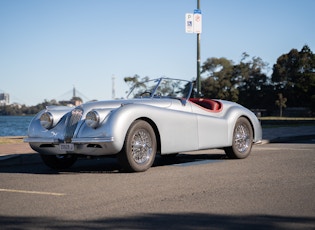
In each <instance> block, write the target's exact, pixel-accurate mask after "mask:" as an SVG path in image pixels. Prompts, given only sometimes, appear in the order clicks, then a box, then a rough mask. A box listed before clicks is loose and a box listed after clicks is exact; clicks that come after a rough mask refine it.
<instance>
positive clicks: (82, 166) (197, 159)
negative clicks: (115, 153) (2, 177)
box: [0, 153, 227, 174]
mask: <svg viewBox="0 0 315 230" xmlns="http://www.w3.org/2000/svg"><path fill="white" fill-rule="evenodd" d="M28 157H30V158H31V157H32V158H33V161H29V160H27V158H28ZM34 157H38V159H35V160H34ZM23 158H24V162H25V163H17V164H14V165H7V166H1V167H0V173H28V174H64V173H67V174H71V173H73V174H74V173H125V172H124V171H122V170H121V168H120V165H119V163H118V160H117V159H116V158H115V157H101V158H92V159H85V158H84V159H78V161H77V162H76V163H75V164H74V165H73V166H72V167H70V168H69V169H65V170H54V169H50V168H48V167H47V166H45V165H44V163H42V161H41V159H40V157H39V155H36V156H34V154H29V156H28V155H26V154H24V156H23ZM224 159H227V158H226V155H225V154H183V153H181V154H178V155H176V156H156V158H155V161H154V164H153V165H152V167H165V166H178V167H188V166H192V165H201V164H208V163H218V162H221V161H222V160H224Z"/></svg>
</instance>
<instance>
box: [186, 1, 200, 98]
mask: <svg viewBox="0 0 315 230" xmlns="http://www.w3.org/2000/svg"><path fill="white" fill-rule="evenodd" d="M185 25H186V28H185V30H186V33H195V34H197V79H196V88H197V97H200V91H201V82H200V81H201V80H200V34H201V32H202V14H201V10H200V0H197V9H195V10H194V13H193V14H192V13H187V14H186V15H185Z"/></svg>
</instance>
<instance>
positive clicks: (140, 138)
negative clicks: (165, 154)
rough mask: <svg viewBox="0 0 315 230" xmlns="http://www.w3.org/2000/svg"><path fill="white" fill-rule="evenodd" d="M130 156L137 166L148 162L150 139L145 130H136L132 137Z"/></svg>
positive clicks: (150, 151)
mask: <svg viewBox="0 0 315 230" xmlns="http://www.w3.org/2000/svg"><path fill="white" fill-rule="evenodd" d="M131 143H132V148H131V154H132V158H133V160H134V161H135V162H136V163H137V164H144V163H146V162H147V161H149V159H150V157H151V155H152V139H151V136H150V134H149V133H148V132H147V131H146V130H143V129H141V130H138V131H137V132H136V133H135V134H134V135H133V137H132V142H131Z"/></svg>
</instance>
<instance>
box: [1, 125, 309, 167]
mask: <svg viewBox="0 0 315 230" xmlns="http://www.w3.org/2000/svg"><path fill="white" fill-rule="evenodd" d="M303 138H304V139H305V138H306V139H310V138H312V139H315V126H296V127H276V128H264V129H263V141H262V144H267V143H275V142H288V141H293V140H301V139H303ZM39 161H40V157H39V154H37V153H36V152H35V151H34V150H32V149H31V148H30V146H29V144H28V143H18V144H0V167H1V166H9V165H21V164H27V163H29V164H30V163H38V162H39Z"/></svg>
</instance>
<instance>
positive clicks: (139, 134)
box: [118, 120, 157, 172]
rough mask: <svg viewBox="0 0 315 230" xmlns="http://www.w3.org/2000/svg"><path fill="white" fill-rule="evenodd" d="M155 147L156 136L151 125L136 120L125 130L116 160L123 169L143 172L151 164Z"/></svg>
mask: <svg viewBox="0 0 315 230" xmlns="http://www.w3.org/2000/svg"><path fill="white" fill-rule="evenodd" d="M156 149H157V144H156V136H155V132H154V130H153V128H152V127H151V125H150V124H149V123H148V122H146V121H143V120H136V121H134V122H133V123H132V124H131V126H130V128H129V130H128V132H127V135H126V138H125V142H124V147H123V149H122V151H121V152H120V153H119V154H118V160H119V162H120V165H121V167H122V169H123V170H126V171H131V172H143V171H146V170H148V169H149V168H150V167H151V166H152V164H153V162H154V160H155V155H156Z"/></svg>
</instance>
